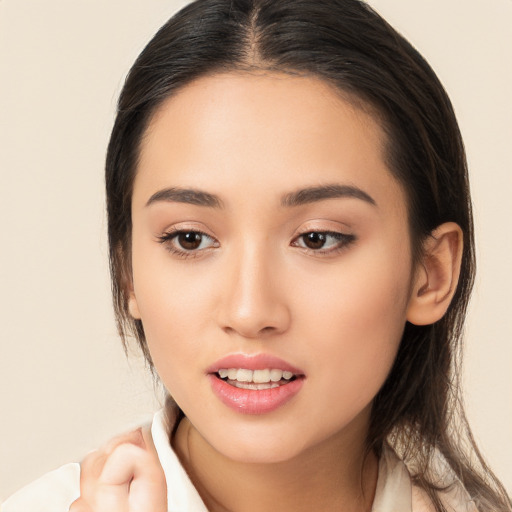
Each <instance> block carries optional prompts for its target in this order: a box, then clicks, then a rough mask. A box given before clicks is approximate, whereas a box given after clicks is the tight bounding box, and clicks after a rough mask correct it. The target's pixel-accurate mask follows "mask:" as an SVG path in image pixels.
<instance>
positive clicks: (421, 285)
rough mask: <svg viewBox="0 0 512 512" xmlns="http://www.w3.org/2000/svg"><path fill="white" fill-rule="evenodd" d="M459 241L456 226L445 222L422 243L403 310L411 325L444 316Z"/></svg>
mask: <svg viewBox="0 0 512 512" xmlns="http://www.w3.org/2000/svg"><path fill="white" fill-rule="evenodd" d="M462 239H463V235H462V230H461V229H460V226H459V225H458V224H455V223H454V222H446V223H444V224H441V225H440V226H439V227H437V228H436V229H435V230H434V231H433V232H432V233H431V235H430V236H429V237H428V238H427V239H426V240H425V242H424V246H423V258H422V261H421V262H420V263H419V265H418V268H417V269H416V275H415V278H414V283H413V287H412V291H411V297H410V299H409V306H408V309H407V320H408V321H409V322H411V323H412V324H415V325H429V324H433V323H434V322H437V321H438V320H439V319H441V318H442V317H443V315H444V314H445V313H446V310H447V309H448V306H449V305H450V302H451V300H452V298H453V294H454V293H455V290H456V289H457V283H458V280H459V272H460V264H461V259H462V247H463V240H462Z"/></svg>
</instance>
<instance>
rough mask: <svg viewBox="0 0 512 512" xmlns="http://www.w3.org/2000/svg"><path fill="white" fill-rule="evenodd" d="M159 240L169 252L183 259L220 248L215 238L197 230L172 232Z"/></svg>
mask: <svg viewBox="0 0 512 512" xmlns="http://www.w3.org/2000/svg"><path fill="white" fill-rule="evenodd" d="M158 240H159V242H160V243H162V244H164V245H165V246H166V249H167V250H168V251H169V252H171V253H173V254H177V255H178V256H182V257H188V256H191V255H197V253H199V252H201V251H204V250H206V249H210V248H212V247H218V246H219V243H218V242H217V240H215V239H214V238H213V237H211V236H210V235H207V234H206V233H203V232H202V231H195V230H176V231H171V232H169V233H164V234H163V235H162V236H159V237H158Z"/></svg>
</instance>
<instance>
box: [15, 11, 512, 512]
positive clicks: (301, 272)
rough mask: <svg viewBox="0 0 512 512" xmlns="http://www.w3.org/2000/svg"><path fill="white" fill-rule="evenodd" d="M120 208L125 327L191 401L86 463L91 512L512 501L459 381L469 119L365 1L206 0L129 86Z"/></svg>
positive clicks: (142, 60)
mask: <svg viewBox="0 0 512 512" xmlns="http://www.w3.org/2000/svg"><path fill="white" fill-rule="evenodd" d="M107 201H108V214H109V241H110V250H111V264H112V266H111V268H112V275H113V283H114V298H115V307H116V312H117V315H118V320H119V327H120V331H121V334H122V335H123V338H124V337H126V336H127V335H129V334H132V333H133V334H135V336H136V337H137V339H138V341H139V343H140V345H141V348H142V350H143V352H144V354H145V356H146V358H147V360H148V362H149V363H150V365H151V367H152V368H153V369H154V370H156V373H157V374H158V375H159V377H160V379H161V380H162V382H163V383H164V385H165V386H166V388H167V389H168V391H169V393H170V395H171V396H172V397H173V399H174V400H175V401H176V404H177V405H176V404H175V403H174V402H173V401H172V400H171V399H170V398H169V400H168V403H167V405H166V415H167V424H166V427H164V423H163V421H162V418H160V417H159V418H157V419H156V420H155V422H154V424H153V428H152V434H153V435H151V434H150V433H149V432H148V431H143V432H135V433H133V434H131V435H129V436H127V437H123V438H120V439H118V440H115V441H114V442H113V443H111V445H109V447H107V448H106V449H105V450H104V451H101V452H98V453H95V454H93V455H91V456H89V457H88V458H87V459H86V461H85V462H84V463H83V464H82V468H81V475H80V488H81V497H80V498H79V499H77V500H76V501H75V502H74V503H73V505H71V508H70V510H71V511H72V512H77V511H78V512H80V511H92V510H94V511H96V512H100V511H101V510H165V500H166V494H167V498H168V499H169V502H172V500H174V499H175V496H174V495H180V493H183V492H184V494H185V495H186V496H188V497H189V498H190V499H191V500H192V501H193V502H194V503H196V504H197V507H199V506H202V505H201V503H200V501H201V500H202V501H203V502H204V503H205V505H206V507H207V509H208V510H226V509H229V510H259V509H263V508H268V506H270V505H271V504H272V503H276V502H277V503H278V505H279V507H280V508H282V509H283V510H311V509H313V508H317V509H320V510H330V509H332V510H338V509H342V508H345V509H348V510H370V509H373V510H382V511H386V510H389V511H391V510H411V509H412V510H444V509H445V508H446V509H449V507H452V508H454V509H456V510H508V509H509V507H510V500H509V498H508V497H507V496H506V494H505V491H504V490H503V488H502V487H501V485H500V484H499V482H498V481H497V480H496V479H495V478H494V477H493V475H492V473H491V472H490V470H489V469H488V468H487V466H486V465H485V463H484V462H483V460H482V459H481V457H480V455H479V453H478V450H477V449H476V447H474V445H473V443H472V438H471V434H470V431H469V428H468V427H467V424H466V422H465V420H464V415H463V412H462V410H461V407H460V406H459V397H458V394H457V393H458V385H457V381H456V380H454V376H453V372H454V368H456V365H457V361H456V357H455V355H456V353H457V347H458V340H459V338H460V333H461V328H462V322H463V318H464V314H465V309H466V306H467V300H468V297H469V292H470V289H471V286H472V281H473V259H474V256H473V241H472V236H473V234H472V219H471V209H470V201H469V191H468V184H467V173H466V166H465V159H464V153H463V148H462V142H461V139H460V135H459V132H458V128H457V124H456V121H455V118H454V115H453V111H452V109H451V105H450V102H449V100H448V98H447V97H446V95H445V93H444V91H443V89H442V87H441V86H440V84H439V82H438V80H437V78H436V77H435V75H434V74H433V72H432V71H431V69H430V68H429V66H428V65H427V64H426V62H425V61H424V60H423V59H422V58H421V57H420V56H419V55H418V54H417V53H416V52H415V51H414V49H413V48H412V47H410V45H409V44H408V43H407V42H406V41H405V40H403V39H402V38H401V37H400V36H399V35H398V34H396V33H395V32H394V31H393V30H392V29H391V28H390V27H389V25H387V24H386V23H385V22H384V21H383V20H382V19H380V18H379V17H378V16H376V15H375V14H374V13H373V12H372V11H371V10H370V9H369V8H368V7H367V6H365V5H364V4H360V3H358V2H354V1H344V2H343V1H338V2H307V1H299V2H297V1H294V2H291V1H289V2H288V1H287V2H285V1H282V2H281V1H280V2H254V3H253V2H220V1H202V2H197V3H194V4H191V5H190V6H188V7H187V8H185V9H184V10H183V11H182V12H181V13H179V14H178V15H177V16H175V17H174V18H173V19H171V20H170V21H169V23H168V24H167V25H165V26H164V27H163V28H162V29H161V31H160V32H159V33H158V34H157V35H156V36H155V38H154V39H153V41H152V42H151V43H150V44H149V45H148V47H147V48H146V49H145V51H144V52H143V53H142V55H141V56H140V57H139V59H138V61H137V62H136V63H135V65H134V67H133V68H132V71H131V73H130V76H129V77H128V79H127V82H126V84H125V88H124V90H123V92H122V94H121V98H120V103H119V112H118V117H117V120H116V124H115V126H114V130H113V133H112V138H111V142H110V146H109V152H108V156H107ZM456 413H458V416H457V417H455V416H454V415H455V414H456ZM456 421H457V422H456ZM455 425H457V430H456V434H457V435H456V436H455V435H454V432H455V431H454V428H455ZM165 428H166V429H167V430H165ZM162 432H163V433H164V434H165V435H164V436H163V437H164V439H167V441H168V443H167V446H166V448H167V452H166V454H164V455H162V449H163V448H162V445H165V442H163V441H162ZM153 442H155V444H156V451H155V450H153V448H152V446H153ZM464 443H468V444H469V446H470V448H471V449H470V451H467V449H464V448H463V445H464ZM170 445H172V447H173V448H174V452H171V450H170ZM395 452H397V453H398V455H399V457H400V459H401V460H402V461H403V462H401V460H400V459H399V458H397V455H396V454H395ZM173 454H174V455H173ZM176 456H177V457H178V459H179V461H180V463H181V465H182V466H183V468H184V469H185V471H186V472H187V474H188V476H189V478H190V480H191V482H192V484H193V487H191V485H190V483H187V482H185V483H184V484H183V485H181V484H179V485H177V484H176V481H175V480H173V478H170V473H172V474H175V473H176V472H178V473H179V471H180V467H178V468H177V467H176V464H175V462H176V461H174V462H173V464H174V465H173V466H172V468H171V470H169V468H167V471H166V473H165V477H166V478H165V479H164V478H163V473H162V471H161V469H160V465H162V466H163V468H164V471H165V470H166V464H167V462H166V461H169V460H171V459H172V458H173V457H176ZM470 461H471V462H470ZM404 463H405V464H406V465H407V468H406V466H405V465H404ZM183 468H181V469H183ZM179 474H180V475H181V476H183V471H182V473H179ZM180 478H181V477H180ZM165 482H167V489H166V485H165ZM399 482H401V485H399ZM397 486H398V487H397ZM72 487H73V486H72ZM74 487H75V490H76V482H75V484H74ZM183 489H185V491H183ZM284 489H285V490H286V492H284V491H283V490H284ZM199 497H200V499H199ZM194 500H195V501H194ZM137 507H138V508H137ZM6 510H9V509H8V508H7V509H6ZM198 510H199V508H198Z"/></svg>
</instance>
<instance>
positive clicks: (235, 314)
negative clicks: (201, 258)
mask: <svg viewBox="0 0 512 512" xmlns="http://www.w3.org/2000/svg"><path fill="white" fill-rule="evenodd" d="M284 279H285V277H284V276H283V273H282V272H280V268H279V265H278V264H277V263H276V258H275V254H272V253H271V252H270V254H268V253H266V252H265V250H264V249H258V248H253V249H251V248H247V249H246V250H243V251H238V252H237V254H234V255H233V257H231V258H229V260H227V261H226V273H225V280H223V282H222V285H221V286H222V288H223V289H224V291H223V293H222V296H221V300H220V304H219V310H218V311H219V325H220V327H221V328H222V329H223V330H224V331H225V332H227V333H231V334H233V333H236V334H238V335H239V336H242V337H244V338H253V339H256V338H262V337H268V336H272V335H275V334H281V333H283V332H285V331H286V330H288V328H289V326H290V319H291V315H290V308H289V304H288V302H287V300H286V299H285V297H286V283H285V282H283V281H284Z"/></svg>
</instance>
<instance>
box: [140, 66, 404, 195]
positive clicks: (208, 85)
mask: <svg viewBox="0 0 512 512" xmlns="http://www.w3.org/2000/svg"><path fill="white" fill-rule="evenodd" d="M362 107H363V105H362V103H361V102H356V101H351V99H350V98H349V97H348V96H345V95H343V94H342V93H340V92H339V91H338V90H336V89H335V88H334V87H332V86H331V85H329V84H328V83H326V82H325V81H323V80H320V79H318V78H315V77H309V76H293V75H289V74H283V73H247V72H244V73H225V74H217V75H211V76H206V77H203V78H200V79H198V80H196V81H194V82H192V83H191V84H189V85H187V86H185V87H183V88H182V89H181V90H179V92H178V93H177V94H175V95H174V96H172V97H171V98H169V99H168V100H166V101H165V102H164V103H163V104H162V106H161V107H160V108H159V109H158V110H157V112H156V113H155V115H154V116H153V118H152V120H151V122H150V124H149V126H148V129H147V131H146V134H145V137H144V139H143V142H142V145H141V154H140V159H139V167H138V173H137V177H136V180H135V190H134V194H135V195H139V196H141V200H142V199H143V197H145V198H146V200H147V198H148V197H150V196H151V195H152V194H153V193H154V192H155V190H156V189H158V188H164V187H168V186H170V185H174V186H184V187H190V186H194V187H198V188H206V189H208V190H210V191H213V192H215V193H216V194H218V195H220V196H222V195H224V194H229V191H230V189H231V188H232V187H233V186H234V185H236V184H241V183H243V184H244V185H245V186H246V187H247V188H248V189H249V190H253V191H254V192H255V193H256V191H261V192H264V193H267V194H269V195H272V194H273V193H277V192H278V191H287V190H288V191H289V190H291V189H296V188H300V187H302V186H311V185H321V184H323V183H332V182H338V181H342V182H343V183H344V184H348V185H355V186H358V187H362V188H367V189H370V190H373V191H374V192H377V190H378V189H379V188H381V189H388V188H389V187H390V186H391V187H393V188H394V189H396V190H394V193H398V194H399V195H400V194H401V187H400V186H399V185H398V183H397V182H396V181H395V179H394V178H393V177H392V175H391V173H390V172H389V169H388V168H387V165H386V163H385V145H386V144H385V143H386V138H385V134H384V132H383V130H382V129H381V126H380V124H379V122H378V120H377V117H376V116H375V115H372V114H371V113H370V109H364V108H362ZM171 182H172V183H171ZM251 187H252V188H251ZM212 189H214V190H212Z"/></svg>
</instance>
